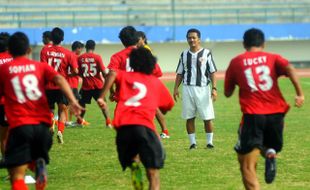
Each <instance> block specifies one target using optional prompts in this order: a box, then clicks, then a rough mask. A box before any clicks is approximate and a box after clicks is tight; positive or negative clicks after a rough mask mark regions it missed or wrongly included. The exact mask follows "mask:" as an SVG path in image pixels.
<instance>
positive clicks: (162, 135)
mask: <svg viewBox="0 0 310 190" xmlns="http://www.w3.org/2000/svg"><path fill="white" fill-rule="evenodd" d="M160 138H162V139H169V138H170V136H169V135H167V134H166V133H164V132H163V133H161V134H160Z"/></svg>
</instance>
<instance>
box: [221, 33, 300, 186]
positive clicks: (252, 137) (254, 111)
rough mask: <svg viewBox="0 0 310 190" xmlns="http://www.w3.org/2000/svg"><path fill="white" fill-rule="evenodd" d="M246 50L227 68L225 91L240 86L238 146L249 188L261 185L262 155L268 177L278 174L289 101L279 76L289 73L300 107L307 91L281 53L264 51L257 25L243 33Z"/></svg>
mask: <svg viewBox="0 0 310 190" xmlns="http://www.w3.org/2000/svg"><path fill="white" fill-rule="evenodd" d="M243 46H244V48H245V49H246V52H244V53H242V54H240V55H238V56H236V57H235V58H233V59H232V60H231V62H230V64H229V66H228V69H227V70H226V76H225V88H224V93H225V96H226V97H230V96H232V94H233V92H234V90H235V87H236V86H239V102H240V106H241V111H242V113H243V116H242V121H241V124H240V128H239V130H238V133H239V139H238V142H237V144H236V146H235V150H236V152H237V154H238V160H239V164H240V170H241V174H242V180H243V184H244V187H245V188H246V189H253V190H257V189H260V186H259V182H258V179H257V176H256V168H257V160H258V157H259V155H260V154H261V155H263V156H264V157H265V181H266V183H272V182H273V180H274V178H275V176H276V155H277V153H279V152H280V151H281V149H282V146H283V127H284V116H285V114H286V113H287V111H288V110H289V105H288V104H287V103H286V101H285V100H284V98H283V96H282V94H281V91H280V89H279V86H278V78H279V77H280V76H288V77H289V79H290V80H291V82H292V84H293V86H294V88H295V91H296V97H295V106H297V107H301V106H302V105H303V103H304V95H303V92H302V89H301V86H300V84H299V81H298V78H297V76H296V72H295V70H294V68H293V66H292V65H290V64H289V62H288V60H286V59H285V58H283V57H282V56H280V55H277V54H272V53H268V52H264V51H263V49H264V46H265V36H264V33H263V32H262V31H261V30H259V29H256V28H251V29H249V30H247V31H246V32H245V33H244V35H243Z"/></svg>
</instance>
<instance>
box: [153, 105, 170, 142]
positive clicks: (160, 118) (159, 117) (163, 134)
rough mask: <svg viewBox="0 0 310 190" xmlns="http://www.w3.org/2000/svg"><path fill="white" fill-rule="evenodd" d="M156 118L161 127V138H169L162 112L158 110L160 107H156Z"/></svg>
mask: <svg viewBox="0 0 310 190" xmlns="http://www.w3.org/2000/svg"><path fill="white" fill-rule="evenodd" d="M155 116H156V119H157V121H158V123H159V125H160V128H161V131H162V132H161V134H160V137H161V138H170V136H169V132H168V128H167V123H166V119H165V116H164V114H163V113H162V112H161V111H160V109H158V108H157V109H156V115H155Z"/></svg>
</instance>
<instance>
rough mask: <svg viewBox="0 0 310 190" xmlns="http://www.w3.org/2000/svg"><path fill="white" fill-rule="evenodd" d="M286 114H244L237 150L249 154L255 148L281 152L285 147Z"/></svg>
mask: <svg viewBox="0 0 310 190" xmlns="http://www.w3.org/2000/svg"><path fill="white" fill-rule="evenodd" d="M283 127H284V114H283V113H277V114H267V115H259V114H244V115H243V121H242V122H241V124H240V128H239V130H238V134H239V139H238V142H237V144H236V146H235V150H236V152H237V153H239V154H247V153H249V152H251V151H252V150H253V149H254V148H259V149H260V150H265V149H266V148H273V149H275V150H276V152H280V151H281V149H282V146H283Z"/></svg>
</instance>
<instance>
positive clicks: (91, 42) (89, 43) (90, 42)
mask: <svg viewBox="0 0 310 190" xmlns="http://www.w3.org/2000/svg"><path fill="white" fill-rule="evenodd" d="M85 47H86V50H89V49H91V50H95V47H96V42H95V41H94V40H87V42H86V45H85Z"/></svg>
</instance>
